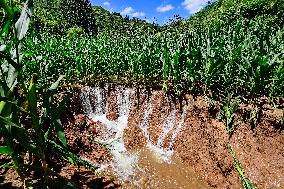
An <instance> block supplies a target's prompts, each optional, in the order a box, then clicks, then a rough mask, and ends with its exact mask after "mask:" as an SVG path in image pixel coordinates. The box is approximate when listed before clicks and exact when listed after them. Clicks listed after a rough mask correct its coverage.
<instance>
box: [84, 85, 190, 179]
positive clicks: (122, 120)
mask: <svg viewBox="0 0 284 189" xmlns="http://www.w3.org/2000/svg"><path fill="white" fill-rule="evenodd" d="M107 90H108V87H105V88H100V87H95V88H86V89H85V90H83V91H82V93H81V96H80V98H81V101H82V105H83V107H84V112H85V114H87V115H89V116H90V117H91V118H92V119H93V120H94V121H95V122H100V123H101V124H102V126H103V127H104V128H105V129H106V130H107V134H104V135H103V136H101V137H98V138H96V140H97V141H98V142H100V143H102V144H105V146H106V147H107V148H108V149H109V150H110V152H111V154H112V156H113V161H112V162H111V163H110V164H106V165H103V166H104V167H108V166H110V167H112V169H113V170H114V171H115V172H116V173H117V174H118V175H119V176H120V177H121V178H122V179H123V180H130V181H132V182H133V183H134V184H135V183H136V184H137V183H138V181H136V179H135V178H134V177H135V173H136V172H137V171H141V168H140V167H139V166H138V160H139V154H137V153H130V152H128V151H127V149H126V147H125V145H124V141H123V133H124V129H125V128H126V127H127V125H128V117H129V113H130V110H131V107H132V104H133V103H132V101H133V100H132V99H133V96H134V91H133V90H132V89H129V88H123V87H121V86H117V87H116V88H115V90H116V97H117V106H118V107H117V108H118V114H119V117H118V119H117V120H115V121H110V120H108V119H107V116H106V110H107V106H108V103H107ZM153 96H154V95H153ZM153 96H151V97H150V99H149V100H148V101H146V102H145V104H144V107H145V110H144V115H143V119H142V121H141V123H140V124H139V127H140V129H141V130H142V133H143V135H144V136H145V137H146V142H147V145H146V147H147V149H149V150H150V151H151V153H152V154H153V155H154V156H155V157H156V159H157V160H158V161H160V162H161V163H163V162H167V163H171V159H172V156H173V154H174V150H173V149H172V147H173V144H174V143H175V141H176V138H177V136H178V133H179V132H180V131H181V129H182V127H183V123H184V119H185V116H186V106H184V108H183V113H182V115H181V116H180V118H179V119H177V116H176V115H177V110H176V109H175V108H174V109H172V110H170V112H169V115H168V116H167V118H166V120H165V122H164V124H163V128H162V132H161V133H160V136H159V138H158V142H157V143H156V144H154V143H153V142H151V140H150V133H149V126H150V118H151V115H152V113H153V112H152V111H153V100H154V99H153ZM173 107H174V106H173ZM170 133H172V135H170V142H169V145H168V146H166V147H164V146H163V144H164V142H165V140H166V138H167V137H168V136H169V134H170Z"/></svg>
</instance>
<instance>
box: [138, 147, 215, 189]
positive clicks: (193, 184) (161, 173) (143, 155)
mask: <svg viewBox="0 0 284 189" xmlns="http://www.w3.org/2000/svg"><path fill="white" fill-rule="evenodd" d="M139 156H140V159H139V162H138V164H139V167H141V168H142V171H140V172H142V173H141V175H140V176H141V177H142V179H141V181H140V187H141V188H142V189H149V188H151V189H173V188H175V189H197V188H204V189H209V188H210V187H208V185H207V184H206V183H205V182H203V181H201V179H200V178H198V177H197V175H196V173H195V172H194V171H193V169H191V168H189V167H187V166H184V164H183V163H182V162H181V161H180V160H179V159H178V158H172V161H171V163H166V162H163V161H161V159H160V157H159V156H157V154H155V152H153V151H151V150H149V149H143V150H141V151H140V155H139Z"/></svg>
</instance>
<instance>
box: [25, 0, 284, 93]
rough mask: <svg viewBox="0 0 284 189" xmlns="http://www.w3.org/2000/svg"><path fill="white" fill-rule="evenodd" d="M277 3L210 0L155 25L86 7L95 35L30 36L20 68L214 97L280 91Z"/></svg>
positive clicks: (283, 82) (283, 68) (283, 76)
mask: <svg viewBox="0 0 284 189" xmlns="http://www.w3.org/2000/svg"><path fill="white" fill-rule="evenodd" d="M283 9H284V8H283V3H282V1H274V0H271V1H261V0H259V2H258V3H255V2H254V1H247V0H243V1H241V2H239V1H235V0H226V1H217V2H215V3H212V4H209V5H208V6H207V7H206V8H205V9H204V10H202V11H200V12H199V13H197V14H196V15H195V16H193V17H192V18H190V19H189V20H188V21H185V20H182V19H179V20H177V21H176V22H175V23H174V24H169V25H166V26H163V27H159V26H155V25H151V24H145V23H144V24H143V21H139V22H136V24H135V21H133V20H131V21H126V19H127V18H122V17H121V16H120V15H119V14H116V13H109V12H107V11H106V10H104V9H102V8H101V7H93V10H94V14H95V15H96V17H98V18H97V20H100V21H99V22H97V25H98V28H99V31H100V33H99V36H98V37H97V38H89V37H84V36H81V37H80V38H72V37H70V36H69V37H66V36H61V37H58V36H57V37H55V36H50V35H49V34H45V33H43V34H42V35H41V37H40V38H38V37H34V36H30V37H29V38H28V40H26V41H25V45H24V47H25V56H24V62H26V66H27V67H26V68H27V74H29V73H33V72H39V71H40V73H41V74H42V77H41V78H47V77H52V76H56V75H58V74H66V75H67V76H68V78H70V79H72V78H73V79H74V78H77V79H83V78H85V77H89V78H90V77H91V79H94V80H96V79H98V78H105V81H108V82H109V81H111V82H120V83H125V84H126V83H132V84H133V83H139V84H141V85H146V86H150V87H157V86H158V87H159V86H163V88H164V89H165V90H167V91H174V92H176V93H178V94H180V93H181V92H182V91H191V92H193V93H197V94H206V95H208V96H210V97H214V98H217V99H220V98H223V97H226V96H227V95H228V94H229V93H230V94H233V95H236V96H239V95H241V96H243V97H244V98H254V97H257V96H263V95H265V96H269V97H275V96H283V90H284V65H283V50H284V49H283V47H284V46H283V45H284V43H283V32H284V30H283V24H282V21H281V19H282V17H281V15H282V11H283ZM248 13H250V15H248ZM134 20H135V19H134ZM201 20H203V21H202V22H201ZM103 23H105V25H104V26H103ZM205 23H212V24H209V25H208V24H207V25H206V26H205ZM129 26H133V27H132V28H131V27H129ZM145 28H146V29H145ZM114 30H115V31H116V33H115V35H114V32H109V34H108V33H106V31H114ZM39 60H40V61H39Z"/></svg>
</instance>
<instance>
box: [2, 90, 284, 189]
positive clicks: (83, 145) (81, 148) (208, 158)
mask: <svg viewBox="0 0 284 189" xmlns="http://www.w3.org/2000/svg"><path fill="white" fill-rule="evenodd" d="M81 88H82V87H81V86H72V87H71V88H69V89H68V91H72V93H73V97H72V98H71V99H70V103H69V104H68V106H67V107H66V108H65V110H64V112H63V115H62V123H63V124H64V130H65V135H66V138H67V140H68V144H69V146H70V149H71V151H72V152H74V153H76V154H78V155H80V156H81V157H82V158H84V159H87V160H89V161H91V162H93V163H97V164H100V163H107V162H109V161H110V160H111V158H112V157H111V154H110V153H109V151H108V150H107V149H106V148H105V147H104V146H102V145H99V144H97V143H95V142H94V138H95V137H96V136H98V135H102V134H104V133H103V132H104V131H103V129H102V128H103V127H102V125H101V123H100V122H94V121H92V120H91V119H90V118H88V117H87V116H85V115H83V109H82V105H81V103H80V102H81V100H80V92H81ZM64 90H66V88H65V89H64ZM111 90H112V89H110V92H109V94H108V103H109V104H112V105H111V106H109V107H108V112H107V115H108V118H109V119H110V120H115V119H116V118H117V116H118V115H117V107H116V102H115V101H116V94H115V93H114V92H113V91H111ZM151 95H152V99H153V100H152V113H151V114H150V116H149V122H150V125H149V134H150V140H151V142H152V143H157V141H158V137H159V135H160V134H161V131H162V126H163V122H164V121H165V119H166V117H167V116H168V115H169V113H170V107H174V106H176V109H177V110H179V109H180V108H179V107H181V105H180V104H179V103H178V102H175V103H174V101H176V99H173V98H171V97H167V96H165V94H164V93H163V92H162V91H154V92H153V93H152V94H151ZM186 99H187V113H186V116H185V122H184V126H183V128H182V130H181V132H180V133H179V134H178V136H177V140H176V142H175V144H174V145H173V149H174V150H175V153H176V156H177V157H178V158H180V159H181V161H182V162H183V164H184V166H188V167H191V168H193V169H194V172H195V174H196V175H198V176H199V177H200V178H201V179H202V180H203V181H205V182H206V183H207V184H208V186H210V187H212V188H220V189H223V188H224V189H225V188H228V189H231V188H232V189H234V188H242V185H241V181H240V179H239V177H238V175H237V172H236V171H235V168H234V161H233V158H232V156H231V154H230V146H232V148H233V149H234V150H235V152H236V154H237V158H238V159H239V160H240V162H241V164H242V167H243V169H244V171H245V174H246V176H247V177H248V178H249V179H251V180H252V182H253V183H254V184H256V185H257V186H258V187H259V188H260V189H262V188H263V189H264V188H281V187H284V165H283V162H284V132H283V131H282V130H281V129H279V128H281V127H279V122H278V121H279V120H280V119H281V116H283V112H282V110H279V109H273V108H271V107H269V106H267V107H266V108H264V109H263V110H261V113H260V116H259V117H258V119H257V125H256V126H255V125H253V124H251V123H249V121H248V120H249V115H250V113H251V111H252V110H253V107H251V106H250V105H246V104H243V105H241V107H240V109H239V110H238V112H237V116H236V117H237V118H238V119H242V120H243V122H242V123H241V124H240V125H239V126H238V127H237V128H236V129H235V131H234V133H233V135H232V137H231V138H230V139H229V137H228V134H227V132H226V128H225V123H224V122H221V121H219V120H218V119H217V118H216V117H217V113H216V112H219V111H220V109H218V107H217V111H215V112H213V113H212V110H211V109H209V108H208V105H207V101H206V100H205V98H203V97H195V98H194V97H192V96H190V95H187V96H186ZM136 100H137V99H136ZM148 100H149V97H148V94H147V92H146V91H141V95H140V99H139V103H140V105H139V108H138V106H137V104H135V105H134V106H133V107H132V108H131V111H130V115H129V120H128V127H127V128H126V130H125V132H124V142H125V145H126V147H127V148H128V149H129V150H137V149H143V148H144V147H145V145H146V138H145V136H144V135H143V133H142V131H141V129H140V128H139V124H141V122H142V121H143V118H144V112H145V110H146V108H147V107H148V103H147V101H148ZM175 115H176V119H177V120H179V119H180V117H181V112H179V111H177V112H176V114H175ZM176 126H177V123H175V126H174V127H176ZM171 135H172V133H169V134H168V135H167V136H166V140H165V142H164V143H163V146H165V147H166V146H168V145H169V139H170V137H171ZM50 158H51V159H50V162H49V163H50V165H51V166H52V167H54V170H55V171H57V172H58V173H59V174H60V175H61V176H62V177H63V178H65V179H66V180H69V181H71V182H72V183H75V185H76V186H77V187H78V188H98V189H100V188H102V189H107V188H108V189H109V188H135V187H133V186H132V185H131V183H128V182H123V181H121V180H119V179H118V178H117V176H116V175H115V173H113V172H112V171H111V170H109V171H107V172H106V173H96V172H92V171H89V170H87V169H85V168H83V167H75V166H73V165H70V164H69V163H67V162H66V161H57V160H56V159H54V158H53V159H52V157H50ZM5 161H7V157H4V156H0V162H1V164H2V163H3V162H5ZM53 164H54V165H53ZM58 164H59V165H58ZM0 174H1V176H0V188H5V187H6V188H20V184H21V183H20V180H19V178H18V177H17V175H16V173H15V171H13V170H11V169H10V170H7V169H2V170H0Z"/></svg>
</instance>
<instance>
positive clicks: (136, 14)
mask: <svg viewBox="0 0 284 189" xmlns="http://www.w3.org/2000/svg"><path fill="white" fill-rule="evenodd" d="M120 14H121V15H129V16H133V17H142V16H145V13H144V12H137V11H135V10H134V9H133V8H132V7H126V8H125V9H123V10H122V11H121V13H120Z"/></svg>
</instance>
